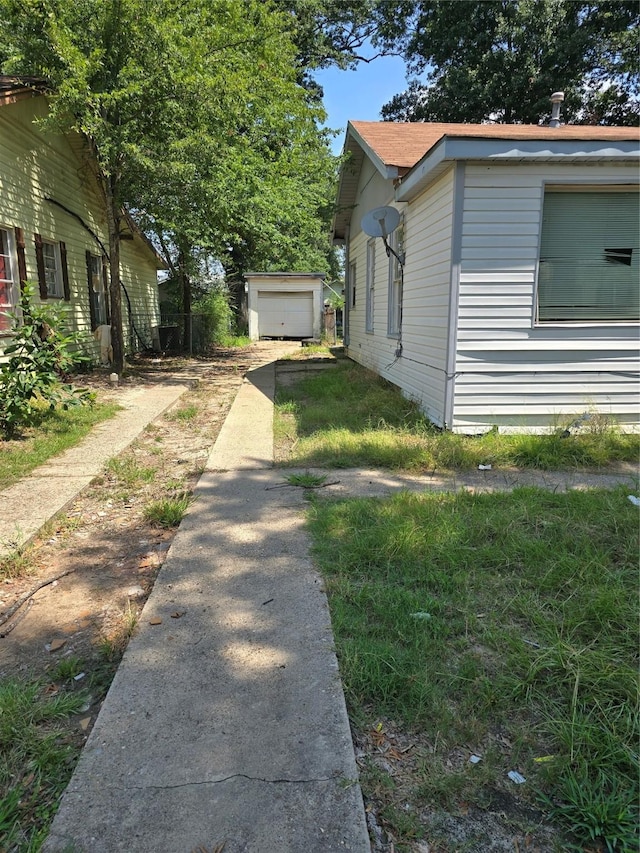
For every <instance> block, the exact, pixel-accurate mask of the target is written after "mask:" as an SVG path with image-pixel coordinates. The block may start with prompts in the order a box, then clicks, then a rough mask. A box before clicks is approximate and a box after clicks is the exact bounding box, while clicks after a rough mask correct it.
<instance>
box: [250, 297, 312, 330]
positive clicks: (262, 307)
mask: <svg viewBox="0 0 640 853" xmlns="http://www.w3.org/2000/svg"><path fill="white" fill-rule="evenodd" d="M258 333H259V335H260V337H261V338H263V337H270V338H310V337H312V336H313V292H312V291H311V290H303V291H299V292H298V293H285V292H273V291H259V292H258Z"/></svg>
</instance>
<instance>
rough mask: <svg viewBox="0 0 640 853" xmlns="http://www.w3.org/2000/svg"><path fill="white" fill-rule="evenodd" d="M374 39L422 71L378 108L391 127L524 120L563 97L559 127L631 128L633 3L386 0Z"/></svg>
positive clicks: (635, 114) (636, 10) (639, 108)
mask: <svg viewBox="0 0 640 853" xmlns="http://www.w3.org/2000/svg"><path fill="white" fill-rule="evenodd" d="M376 17H377V20H378V26H379V28H378V32H377V35H376V41H377V43H378V44H380V45H381V46H382V47H383V48H384V49H385V50H388V51H390V50H393V51H398V52H400V53H402V55H403V56H404V58H405V60H406V62H407V65H408V68H409V70H410V72H413V73H414V74H418V75H421V77H419V78H415V79H413V80H412V81H411V82H410V84H409V87H408V89H407V90H406V91H405V92H403V93H400V94H398V95H396V97H395V98H393V100H392V101H391V102H390V103H388V104H386V105H385V106H384V107H383V110H382V115H383V118H385V119H387V120H395V121H454V122H465V121H468V122H482V121H497V122H506V123H512V122H523V123H533V124H537V123H538V122H540V121H541V120H545V119H546V117H548V115H549V113H550V102H549V98H550V95H551V93H552V92H554V91H557V90H562V91H564V92H565V104H564V107H563V117H564V120H565V121H569V122H578V123H588V124H637V122H638V118H639V116H640V104H639V100H638V99H639V95H640V86H639V74H638V45H639V32H640V30H639V28H638V25H639V24H640V7H639V6H638V3H637V2H635V0H600V2H579V0H483V2H475V0H432V2H428V1H427V0H425V1H424V2H420V1H419V2H412V0H386V2H384V3H379V4H378V5H377V10H376Z"/></svg>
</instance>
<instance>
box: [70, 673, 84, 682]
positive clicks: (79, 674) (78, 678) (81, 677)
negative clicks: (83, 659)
mask: <svg viewBox="0 0 640 853" xmlns="http://www.w3.org/2000/svg"><path fill="white" fill-rule="evenodd" d="M84 676H85V673H84V672H79V673H78V674H77V675H74V676H73V680H74V681H80V680H81V679H83V678H84Z"/></svg>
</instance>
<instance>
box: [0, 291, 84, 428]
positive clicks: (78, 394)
mask: <svg viewBox="0 0 640 853" xmlns="http://www.w3.org/2000/svg"><path fill="white" fill-rule="evenodd" d="M33 292H34V289H33V285H32V284H30V283H25V286H24V288H23V291H22V294H21V297H20V312H19V313H18V312H17V313H15V314H12V315H11V316H12V319H13V323H12V341H11V343H10V344H9V345H8V346H7V347H5V350H4V352H5V355H6V356H8V357H9V358H8V362H7V363H6V364H4V365H3V367H2V369H0V430H1V431H2V432H3V433H4V435H5V436H11V435H12V434H13V433H14V432H15V431H16V429H18V428H19V427H22V426H28V425H29V424H30V423H31V421H32V420H33V419H34V417H35V416H36V410H37V408H38V407H41V406H42V404H43V403H44V404H45V405H46V406H48V407H49V409H51V410H53V409H55V408H56V407H57V406H60V407H61V408H63V409H68V408H69V407H70V406H78V405H85V404H88V403H91V402H93V399H94V398H93V395H92V394H90V393H89V392H88V391H85V390H78V389H76V388H74V387H73V386H72V385H70V384H68V382H67V381H66V380H67V379H68V376H69V374H70V373H71V372H73V371H74V370H77V369H78V368H79V367H81V366H83V365H84V364H86V363H87V361H88V360H89V359H88V358H87V356H86V355H84V354H83V353H82V351H81V350H80V348H79V347H80V336H79V335H78V334H77V333H67V332H65V331H63V328H64V320H65V313H66V306H59V305H48V304H43V305H36V304H34V302H33Z"/></svg>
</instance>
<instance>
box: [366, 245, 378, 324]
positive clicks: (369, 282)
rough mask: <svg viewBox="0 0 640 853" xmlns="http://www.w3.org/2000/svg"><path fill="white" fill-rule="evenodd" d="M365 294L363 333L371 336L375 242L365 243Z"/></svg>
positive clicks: (373, 309) (373, 302) (374, 279)
mask: <svg viewBox="0 0 640 853" xmlns="http://www.w3.org/2000/svg"><path fill="white" fill-rule="evenodd" d="M365 288H366V293H365V332H367V333H368V334H370V335H372V334H373V315H374V311H375V292H376V241H375V239H371V240H368V241H367V272H366V284H365Z"/></svg>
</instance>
